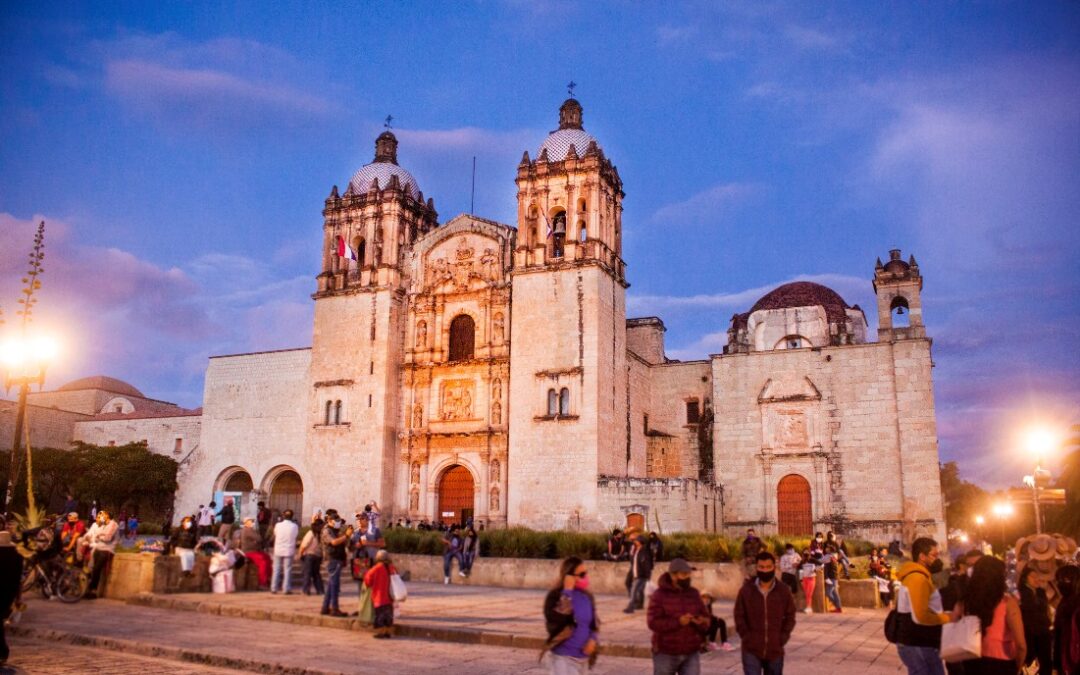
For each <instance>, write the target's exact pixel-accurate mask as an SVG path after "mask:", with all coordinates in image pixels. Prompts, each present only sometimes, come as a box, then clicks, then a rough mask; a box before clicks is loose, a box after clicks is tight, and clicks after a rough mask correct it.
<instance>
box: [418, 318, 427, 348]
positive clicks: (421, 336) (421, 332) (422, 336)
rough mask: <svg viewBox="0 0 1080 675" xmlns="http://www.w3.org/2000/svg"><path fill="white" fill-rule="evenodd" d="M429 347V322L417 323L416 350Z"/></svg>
mask: <svg viewBox="0 0 1080 675" xmlns="http://www.w3.org/2000/svg"><path fill="white" fill-rule="evenodd" d="M426 346H427V321H424V320H423V319H421V320H420V321H417V322H416V348H417V349H423V348H424V347H426Z"/></svg>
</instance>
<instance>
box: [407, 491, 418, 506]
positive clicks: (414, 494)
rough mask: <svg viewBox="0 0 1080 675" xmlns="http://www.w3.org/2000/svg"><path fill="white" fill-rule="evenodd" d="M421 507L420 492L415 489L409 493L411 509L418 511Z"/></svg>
mask: <svg viewBox="0 0 1080 675" xmlns="http://www.w3.org/2000/svg"><path fill="white" fill-rule="evenodd" d="M419 509H420V493H419V492H417V491H416V490H413V491H412V492H410V493H409V510H410V511H418V510H419Z"/></svg>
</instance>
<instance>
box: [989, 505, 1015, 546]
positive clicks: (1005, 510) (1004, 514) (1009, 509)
mask: <svg viewBox="0 0 1080 675" xmlns="http://www.w3.org/2000/svg"><path fill="white" fill-rule="evenodd" d="M990 510H991V511H992V512H993V513H994V515H995V516H997V519H998V522H999V523H1000V524H1001V545H1002V546H1003V547H1006V541H1005V519H1006V518H1008V517H1009V516H1011V515H1012V514H1013V512H1014V509H1013V505H1012V502H1009V501H1001V502H996V503H995V504H994V506H993V507H991V509H990Z"/></svg>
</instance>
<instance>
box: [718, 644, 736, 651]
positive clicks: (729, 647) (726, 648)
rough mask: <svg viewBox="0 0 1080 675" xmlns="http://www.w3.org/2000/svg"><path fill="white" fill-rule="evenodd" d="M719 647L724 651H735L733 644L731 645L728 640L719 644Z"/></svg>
mask: <svg viewBox="0 0 1080 675" xmlns="http://www.w3.org/2000/svg"><path fill="white" fill-rule="evenodd" d="M720 649H723V650H724V651H725V652H733V651H735V647H734V645H732V644H731V643H730V642H725V643H724V644H722V645H720Z"/></svg>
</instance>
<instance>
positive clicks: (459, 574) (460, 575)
mask: <svg viewBox="0 0 1080 675" xmlns="http://www.w3.org/2000/svg"><path fill="white" fill-rule="evenodd" d="M457 575H458V576H459V577H467V576H469V575H468V574H465V573H464V572H458V573H457ZM387 637H390V636H389V635H388V636H387Z"/></svg>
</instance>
